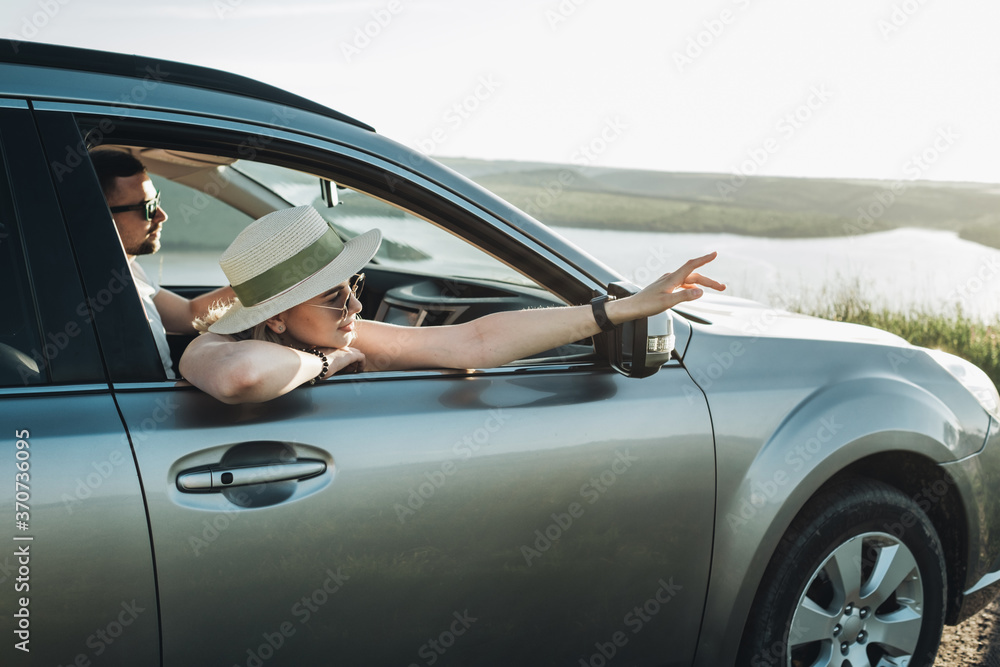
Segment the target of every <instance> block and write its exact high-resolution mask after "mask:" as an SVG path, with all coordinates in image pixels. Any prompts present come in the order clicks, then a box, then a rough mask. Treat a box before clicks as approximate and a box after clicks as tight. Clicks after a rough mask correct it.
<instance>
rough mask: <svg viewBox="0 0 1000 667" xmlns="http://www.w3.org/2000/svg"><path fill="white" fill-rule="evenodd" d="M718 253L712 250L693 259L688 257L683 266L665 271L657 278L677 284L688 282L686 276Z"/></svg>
mask: <svg viewBox="0 0 1000 667" xmlns="http://www.w3.org/2000/svg"><path fill="white" fill-rule="evenodd" d="M718 254H719V253H717V252H715V251H712V252H710V253H708V254H707V255H702V256H701V257H695V258H694V259H689V260H688V261H687V262H685V263H684V265H683V266H681V267H680V268H679V269H677V270H676V271H674V272H672V273H665V274H663V275H662V276H660V278H659V280H666V281H668V282H673V281H676V282H677V284H678V285H679V284H681V283H684V282H688V276H690V275H692V274H695V273H694V270H695V269H697V268H698V267H700V266H704V265H705V264H708V263H709V262H711V261H712V260H713V259H715V258H716V256H717V255H718ZM695 275H698V274H695Z"/></svg>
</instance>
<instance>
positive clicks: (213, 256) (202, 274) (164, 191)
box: [136, 174, 254, 286]
mask: <svg viewBox="0 0 1000 667" xmlns="http://www.w3.org/2000/svg"><path fill="white" fill-rule="evenodd" d="M150 180H151V181H153V185H154V186H156V189H157V190H159V191H160V194H161V201H162V206H163V210H164V211H166V213H167V221H166V223H165V224H164V225H163V232H162V235H161V244H162V245H161V248H160V250H159V251H158V252H156V253H155V254H152V255H143V256H140V257H138V258H137V259H136V261H138V262H139V264H140V265H141V266H142V268H143V270H144V271H145V272H146V275H148V276H149V277H150V278H152V279H153V280H155V281H157V282H158V283H162V284H167V285H209V286H210V285H225V284H226V283H227V282H228V281H227V280H226V276H225V274H223V273H222V269H220V268H219V255H221V254H222V251H223V250H225V249H226V247H227V246H229V244H230V242H232V240H233V239H234V238H236V235H237V234H239V233H240V231H241V230H242V229H243V228H244V227H246V226H247V225H249V224H250V223H251V222H253V221H254V218H253V217H252V216H250V215H247V214H246V213H244V212H242V211H240V210H238V209H236V208H235V207H233V206H230V205H229V204H227V203H225V202H224V201H221V200H220V199H218V198H217V197H214V196H212V195H211V194H207V193H211V192H214V190H213V189H212V188H211V187H209V185H210V184H211V183H212V181H211V180H209V181H208V184H206V185H204V186H203V187H204V190H205V191H202V189H198V188H194V187H191V186H188V185H184V184H183V183H178V182H176V181H172V180H170V179H168V178H165V177H163V176H159V175H157V174H150ZM206 192H207V193H206Z"/></svg>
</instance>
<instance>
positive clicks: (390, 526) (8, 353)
mask: <svg viewBox="0 0 1000 667" xmlns="http://www.w3.org/2000/svg"><path fill="white" fill-rule="evenodd" d="M0 51H2V55H0V119H2V120H0V159H2V166H3V169H0V284H3V285H4V286H5V289H4V290H3V297H0V298H2V302H3V306H4V307H3V312H4V316H3V318H2V326H0V405H2V412H0V421H2V424H3V430H4V432H5V434H6V435H5V438H6V443H7V444H6V445H5V446H4V448H3V452H4V454H3V457H2V460H0V471H2V478H3V483H2V485H0V488H2V489H3V491H0V505H2V507H3V512H4V513H5V514H4V515H5V516H6V517H7V518H6V520H5V525H6V526H7V528H5V529H4V531H5V533H6V536H7V538H6V539H7V544H8V546H7V547H6V549H5V550H4V552H3V553H2V554H0V586H2V590H3V595H2V596H0V612H2V613H0V635H2V636H3V637H5V638H6V640H5V643H4V645H3V647H2V648H0V656H2V657H0V663H2V664H3V665H11V666H15V665H43V664H44V665H129V666H135V665H163V666H164V667H189V666H191V665H209V666H219V665H226V666H228V665H240V666H245V667H261V666H264V665H267V666H269V667H270V666H273V665H303V666H304V665H326V664H341V665H417V666H430V665H503V666H509V665H573V666H576V665H580V666H583V667H586V666H590V667H602V666H604V665H616V664H619V665H650V666H651V665H670V666H682V665H683V666H690V665H701V666H705V667H719V666H724V665H740V666H752V667H757V666H758V665H782V666H785V667H790V666H792V665H816V666H819V665H837V666H838V667H840V666H842V665H847V664H849V665H851V667H861V666H863V665H870V666H880V667H888V666H891V665H895V666H902V665H909V666H910V667H928V666H929V665H931V664H932V663H933V659H934V653H935V651H936V648H937V643H938V639H939V637H940V633H941V629H942V624H944V623H957V622H959V621H961V620H962V619H964V618H966V617H968V616H969V615H971V614H974V613H976V612H977V611H978V610H979V609H981V608H982V607H983V606H984V605H986V604H987V603H988V602H989V601H990V600H991V599H992V598H993V597H994V595H995V593H996V591H997V588H996V584H997V581H998V576H1000V574H998V573H1000V563H998V558H1000V532H998V531H1000V515H998V508H1000V504H998V497H997V494H996V493H995V489H996V488H997V484H998V481H1000V480H998V475H1000V442H997V440H998V439H1000V433H998V427H1000V423H998V421H997V420H998V417H1000V399H998V395H997V391H996V389H995V387H994V386H993V384H992V383H991V382H990V381H989V379H988V378H987V377H986V376H985V375H984V374H983V373H982V372H981V371H980V370H979V369H977V368H975V367H974V366H972V365H971V364H969V363H967V362H965V361H963V360H961V359H959V358H957V357H954V356H950V355H947V354H944V353H941V352H935V351H931V350H926V349H921V348H915V347H911V346H909V345H908V344H906V343H905V342H904V341H902V340H900V339H898V338H896V337H894V336H891V335H888V334H885V333H882V332H879V331H876V330H873V329H868V328H863V327H858V326H850V325H844V324H835V323H831V322H827V321H823V320H818V319H814V318H809V317H804V316H798V315H792V314H789V313H786V312H780V311H776V310H773V309H769V308H766V307H764V306H761V305H759V304H756V303H752V302H748V301H743V300H739V299H732V298H723V297H717V298H707V297H706V298H705V299H702V300H701V301H699V302H697V303H691V304H685V305H684V306H683V307H678V308H676V309H675V310H674V311H673V312H670V313H668V314H666V315H664V316H661V317H656V318H652V319H651V320H650V321H640V322H634V323H630V324H629V325H626V326H621V327H619V328H618V329H617V330H616V331H614V332H613V333H607V334H601V335H598V336H596V337H594V338H593V339H587V340H581V341H578V342H576V343H574V344H572V345H567V346H565V347H563V348H560V349H556V350H551V351H549V352H547V353H545V354H542V355H538V356H536V357H533V358H530V359H523V360H520V361H518V362H516V363H512V364H509V365H506V366H504V367H501V368H497V369H488V370H483V369H469V370H467V371H461V372H455V371H442V370H427V371H408V372H386V373H377V372H376V373H365V374H361V375H349V376H335V377H333V378H331V379H330V380H328V381H326V382H322V383H319V384H317V385H315V386H312V387H309V386H306V387H303V388H300V389H297V390H295V391H293V392H291V393H290V394H288V395H286V396H283V397H281V398H278V399H275V400H273V401H269V402H266V403H263V404H249V405H238V406H230V405H224V404H222V403H219V402H218V401H216V400H215V399H213V398H211V397H210V396H207V395H205V394H203V393H201V392H200V391H198V390H197V389H195V388H193V387H191V386H188V385H186V384H185V383H184V382H183V381H180V382H178V381H175V380H168V379H167V377H166V376H165V374H164V370H163V365H162V364H161V363H160V358H159V356H158V354H157V349H156V346H155V343H154V339H153V336H152V334H151V333H150V329H149V326H148V322H147V319H146V316H145V313H144V311H143V308H142V305H141V302H140V300H139V298H138V296H137V295H136V292H135V289H134V288H133V286H132V280H131V273H130V271H129V265H128V263H127V261H126V257H125V254H124V252H123V250H122V247H121V244H120V242H119V240H118V237H117V234H116V232H115V227H114V224H113V222H112V219H111V214H110V212H109V210H108V207H107V205H106V203H105V201H104V198H103V197H102V194H101V191H100V189H99V187H98V183H97V179H96V177H95V173H94V169H93V167H92V165H91V163H90V159H89V153H88V151H89V150H90V149H91V148H94V147H103V148H110V149H117V150H124V151H128V152H131V153H132V154H134V155H136V156H138V157H139V158H140V159H141V160H142V161H143V162H144V163H145V164H146V166H147V167H148V169H149V171H150V172H151V173H152V174H153V178H154V180H155V183H156V184H157V187H158V188H160V189H161V191H162V192H163V202H164V208H165V209H166V210H167V212H168V213H169V215H170V220H169V222H168V223H167V225H166V226H165V227H164V232H163V245H164V249H163V250H162V251H161V252H159V253H157V254H155V255H150V256H148V257H145V258H142V259H141V260H140V262H142V263H143V266H144V268H145V270H146V272H147V273H148V274H149V275H151V276H155V277H156V278H157V279H158V280H159V281H160V282H161V283H162V284H164V285H166V286H168V287H170V288H171V289H172V290H174V291H176V292H178V293H181V294H186V295H194V294H198V293H202V292H204V291H206V290H208V289H210V288H214V287H217V286H219V285H221V284H222V282H223V278H222V275H221V273H220V272H219V271H218V267H217V265H216V260H217V258H218V255H219V253H220V252H221V250H222V249H223V248H225V246H226V245H227V244H228V243H229V241H231V240H232V238H233V237H235V235H236V233H238V232H239V230H240V229H242V227H243V226H245V225H246V224H248V223H249V222H250V221H252V220H253V219H254V218H256V217H258V216H261V215H263V214H265V213H268V212H270V211H273V210H276V209H279V208H283V207H288V206H294V205H299V204H303V203H312V204H314V205H316V206H317V207H318V208H319V209H320V210H321V212H322V214H323V215H324V216H325V217H326V218H327V219H328V221H329V222H330V224H331V225H332V226H334V227H335V228H336V229H338V230H339V231H340V232H341V234H342V235H343V236H344V237H349V236H351V235H354V234H357V233H360V232H363V231H365V230H366V229H369V228H371V227H380V228H381V229H382V230H383V233H384V235H385V238H386V242H385V243H383V247H382V249H381V250H380V251H379V254H378V255H377V256H376V257H375V259H374V260H373V261H372V263H371V264H370V265H369V266H368V267H367V268H366V270H365V272H366V274H367V284H366V288H365V291H364V292H363V294H362V302H363V304H364V313H365V315H366V316H367V317H371V318H374V319H379V320H383V321H387V322H396V323H400V324H407V325H411V326H432V325H437V324H448V323H452V322H461V321H465V320H468V319H470V318H474V317H478V316H480V315H482V314H485V313H489V312H494V311H498V310H505V309H522V308H533V307H540V306H552V305H561V304H578V303H586V302H587V301H588V300H590V299H591V298H593V297H595V296H598V295H603V294H608V293H610V294H612V295H617V296H621V295H624V294H627V293H630V292H633V291H635V289H636V288H635V286H633V285H630V284H629V283H627V282H626V281H624V280H623V279H622V277H621V276H620V275H618V274H616V273H615V272H614V271H612V270H611V269H609V268H608V267H606V266H604V265H603V264H601V263H600V262H599V261H597V260H595V259H594V258H592V257H590V256H588V255H587V254H585V253H584V252H582V251H580V250H579V249H577V248H576V247H574V246H573V245H572V244H571V243H569V242H567V241H566V240H565V239H563V238H562V237H560V236H559V235H558V234H556V233H555V232H553V231H551V230H550V229H548V228H546V227H545V226H543V225H541V224H539V223H538V222H536V221H535V220H533V219H532V218H530V217H529V216H527V215H526V214H524V213H522V212H521V211H519V210H517V209H515V208H514V207H512V206H510V205H509V204H507V203H505V202H504V201H502V200H501V199H499V198H497V197H496V196H494V195H492V194H491V193H489V192H487V191H486V190H484V189H482V188H481V187H479V186H477V185H475V184H474V183H472V182H470V181H469V180H467V179H465V178H464V177H462V176H460V175H458V174H457V173H455V172H454V171H452V170H450V169H448V168H446V167H444V166H442V165H441V164H439V163H437V162H435V161H433V160H430V159H428V158H426V157H424V156H422V155H420V154H418V153H416V152H414V151H412V150H410V149H408V148H407V147H405V146H402V145H400V144H397V143H395V142H393V141H391V140H390V139H387V138H385V137H383V136H381V135H379V134H377V133H376V132H375V131H373V130H372V129H371V128H370V127H368V126H367V125H365V124H364V123H361V122H359V121H357V120H354V119H351V118H348V117H346V116H344V115H342V114H340V113H337V112H335V111H332V110H330V109H327V108H325V107H323V106H320V105H318V104H316V103H313V102H310V101H308V100H305V99H302V98H300V97H297V96H294V95H291V94H289V93H287V92H284V91H281V90H277V89H274V88H272V87H269V86H266V85H264V84H261V83H258V82H255V81H251V80H248V79H245V78H242V77H237V76H234V75H230V74H225V73H221V72H217V71H213V70H208V69H204V68H199V67H193V66H190V65H181V64H177V63H172V62H165V61H158V60H152V59H144V58H141V57H135V56H125V55H121V54H111V53H102V52H93V51H84V50H79V49H71V48H64V47H56V46H48V45H38V44H27V43H20V42H10V41H8V42H5V43H3V45H2V47H0ZM401 112H402V111H401ZM676 259H677V263H678V264H679V263H681V262H682V261H683V260H685V259H686V258H685V257H678V258H676ZM171 339H172V340H171V347H172V350H173V355H174V361H175V363H176V360H177V358H178V355H179V354H180V352H181V351H182V350H183V347H184V345H186V344H187V342H189V341H190V337H186V336H183V335H178V336H171Z"/></svg>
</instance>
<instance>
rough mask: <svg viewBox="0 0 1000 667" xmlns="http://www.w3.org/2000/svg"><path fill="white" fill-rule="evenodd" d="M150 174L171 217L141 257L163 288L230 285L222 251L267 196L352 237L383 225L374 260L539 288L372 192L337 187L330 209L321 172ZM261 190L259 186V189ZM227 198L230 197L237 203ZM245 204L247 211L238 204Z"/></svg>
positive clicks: (254, 165) (258, 167)
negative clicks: (155, 247)
mask: <svg viewBox="0 0 1000 667" xmlns="http://www.w3.org/2000/svg"><path fill="white" fill-rule="evenodd" d="M154 169H155V167H154V168H153V169H151V172H154ZM237 176H242V177H243V178H239V179H237V178H236V177H237ZM150 178H151V180H152V181H153V184H154V185H155V186H156V188H157V189H158V190H160V192H161V194H162V202H163V203H162V206H163V209H164V211H166V213H167V215H168V216H169V217H168V220H167V222H166V223H165V224H164V226H163V232H162V237H161V238H162V247H161V249H160V251H158V252H157V253H155V254H153V255H146V256H142V257H139V258H138V260H137V261H138V262H139V263H140V265H142V267H143V269H144V270H145V271H146V273H147V274H148V275H149V276H150V277H151V278H153V279H154V280H156V281H157V282H159V283H160V284H163V285H167V286H178V287H181V286H196V285H222V284H225V283H226V282H227V281H226V278H225V275H224V274H223V273H222V270H221V269H220V268H219V264H218V260H219V256H220V255H221V254H222V252H223V251H224V250H225V249H226V247H227V246H228V245H229V243H230V242H232V240H233V239H234V238H235V237H236V235H237V234H239V232H240V231H241V230H242V229H243V228H244V227H246V226H247V225H248V224H250V223H251V222H253V220H254V219H255V218H256V217H259V216H260V215H263V214H264V213H265V212H267V211H265V210H262V209H261V208H259V203H260V202H261V201H262V200H266V201H270V202H271V208H270V209H268V210H273V209H276V208H279V207H281V206H288V207H291V206H301V205H305V204H309V205H312V206H314V207H315V208H316V209H317V210H318V211H319V212H320V214H321V215H323V217H324V218H326V220H327V221H328V222H329V223H330V224H331V225H332V226H333V227H334V228H335V229H337V231H338V232H339V233H340V234H341V236H342V237H343V238H345V239H347V238H353V237H354V236H357V235H358V234H361V233H363V232H365V231H367V230H369V229H372V228H374V227H377V228H379V229H380V230H381V231H382V235H383V242H382V246H381V247H380V248H379V251H378V254H377V255H376V256H375V260H374V261H375V263H376V264H379V265H380V266H384V267H389V268H400V269H404V270H413V271H415V272H421V273H427V274H434V275H446V276H448V277H451V278H474V279H481V280H489V281H496V282H502V283H509V284H513V285H521V286H526V287H536V286H537V285H536V283H534V282H532V281H531V280H530V279H528V278H526V277H525V276H523V275H522V274H520V273H518V272H517V271H515V270H513V269H512V268H510V267H508V266H507V265H505V264H503V263H502V262H500V261H498V260H496V259H495V258H493V257H491V256H490V255H489V254H487V253H485V252H483V251H481V250H479V249H478V248H476V247H474V246H472V245H470V244H468V243H467V242H465V241H464V240H462V239H459V238H457V237H455V236H453V235H452V234H450V233H449V232H447V231H445V230H443V229H441V228H439V227H437V226H435V225H434V224H432V223H430V222H428V221H427V220H424V219H423V218H420V217H418V216H416V215H413V214H412V213H410V212H408V211H406V210H403V209H401V208H399V207H397V206H394V205H392V204H389V203H386V202H384V201H382V200H380V199H377V198H375V197H372V196H370V195H368V194H365V193H362V192H358V191H356V190H351V189H349V188H344V187H339V186H332V187H333V188H335V190H334V191H335V193H336V197H335V198H336V201H337V205H336V206H334V207H329V206H328V205H327V203H326V202H325V201H324V199H323V197H322V192H321V188H320V179H319V177H317V176H315V175H312V174H308V173H304V172H301V171H296V170H294V169H288V168H285V167H280V166H276V165H271V164H267V163H262V162H253V161H247V160H238V161H236V162H234V163H233V164H231V165H227V166H224V167H221V168H213V169H209V170H206V171H205V172H204V173H202V174H192V175H188V176H187V177H186V180H187V182H188V183H190V184H191V185H185V184H182V183H178V182H176V181H174V180H171V179H169V178H166V177H164V176H162V175H158V174H156V173H155V172H154V173H151V174H150ZM199 180H200V182H199ZM233 186H236V187H233ZM255 189H257V190H258V191H257V192H253V191H254V190H255ZM238 190H246V191H247V192H238ZM222 198H229V199H230V200H231V201H233V202H235V203H236V205H235V206H234V205H230V204H228V203H226V202H225V201H222V200H221V199H222ZM244 202H245V203H246V208H247V209H248V210H247V211H244V210H240V209H239V208H237V206H241V205H242V204H243V203H244ZM254 207H256V208H254ZM250 208H253V210H252V211H250V210H249V209H250ZM248 211H249V212H248ZM250 213H253V215H251V214H250Z"/></svg>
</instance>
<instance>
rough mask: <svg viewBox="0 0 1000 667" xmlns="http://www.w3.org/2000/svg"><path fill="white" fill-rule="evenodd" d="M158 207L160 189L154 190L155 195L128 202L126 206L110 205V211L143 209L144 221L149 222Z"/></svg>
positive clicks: (119, 211)
mask: <svg viewBox="0 0 1000 667" xmlns="http://www.w3.org/2000/svg"><path fill="white" fill-rule="evenodd" d="M159 208H160V191H159V190H157V191H156V196H155V197H153V198H152V199H147V200H146V201H143V202H139V203H138V204H128V205H127V206H112V207H111V212H112V213H124V212H125V211H145V213H146V222H150V221H151V220H152V219H153V217H154V216H155V215H156V211H157V209H159Z"/></svg>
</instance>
